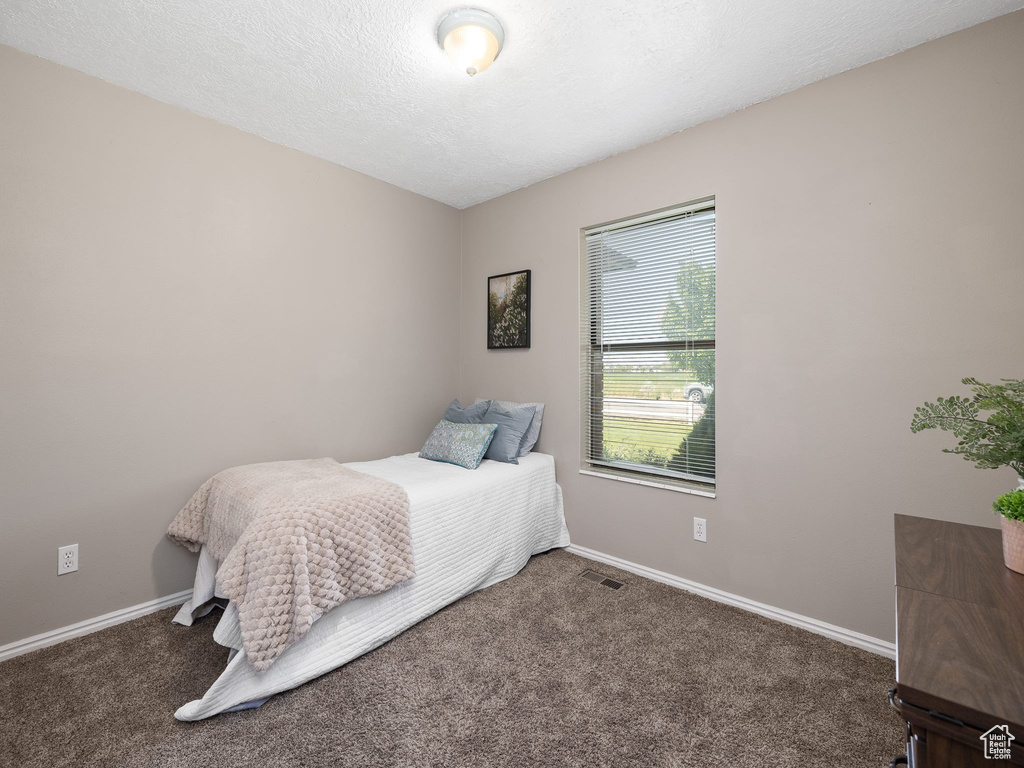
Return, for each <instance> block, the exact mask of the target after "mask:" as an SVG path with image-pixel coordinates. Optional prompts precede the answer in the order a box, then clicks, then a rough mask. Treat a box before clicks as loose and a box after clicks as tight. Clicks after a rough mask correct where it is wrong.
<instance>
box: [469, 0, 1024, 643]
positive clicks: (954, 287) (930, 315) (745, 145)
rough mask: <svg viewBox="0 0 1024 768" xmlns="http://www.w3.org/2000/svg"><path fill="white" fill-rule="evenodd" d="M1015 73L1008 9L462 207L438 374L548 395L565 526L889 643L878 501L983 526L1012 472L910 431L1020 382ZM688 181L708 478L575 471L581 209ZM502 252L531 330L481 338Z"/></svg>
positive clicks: (1022, 50)
mask: <svg viewBox="0 0 1024 768" xmlns="http://www.w3.org/2000/svg"><path fill="white" fill-rule="evenodd" d="M1022 83H1024V12H1021V13H1016V14H1013V15H1010V16H1006V17H1003V18H1001V19H998V20H995V21H992V22H989V23H986V24H983V25H981V26H978V27H975V28H972V29H969V30H966V31H963V32H959V33H957V34H955V35H952V36H949V37H946V38H943V39H941V40H938V41H935V42H932V43H929V44H927V45H924V46H921V47H919V48H916V49H913V50H911V51H908V52H906V53H902V54H900V55H898V56H894V57H892V58H889V59H886V60H883V61H881V62H877V63H875V64H871V65H869V66H866V67H863V68H861V69H857V70H854V71H851V72H848V73H845V74H843V75H840V76H838V77H834V78H831V79H829V80H826V81H823V82H820V83H817V84H815V85H812V86H809V87H807V88H803V89H801V90H799V91H796V92H793V93H791V94H788V95H786V96H782V97H780V98H776V99H772V100H771V101H768V102H765V103H762V104H760V105H758V106H755V107H752V108H750V109H747V110H745V111H743V112H739V113H736V114H733V115H730V116H728V117H724V118H721V119H719V120H715V121H713V122H711V123H707V124H705V125H702V126H699V127H697V128H694V129H691V130H688V131H685V132H683V133H680V134H677V135H675V136H673V137H670V138H668V139H665V140H662V141H660V142H657V143H655V144H651V145H648V146H645V147H642V148H640V149H637V150H634V151H632V152H628V153H626V154H623V155H619V156H617V157H614V158H611V159H609V160H606V161H604V162H600V163H596V164H593V165H590V166H587V167H584V168H581V169H578V170H575V171H572V172H570V173H567V174H564V175H561V176H558V177H555V178H553V179H550V180H548V181H545V182H542V183H540V184H536V185H533V186H531V187H528V188H526V189H523V190H520V191H518V192H514V193H512V194H509V195H506V196H504V197H501V198H498V199H496V200H493V201H490V202H487V203H483V204H481V205H478V206H475V207H473V208H470V209H468V210H466V211H464V213H463V326H462V340H463V344H462V389H461V394H462V395H463V396H464V397H466V398H470V397H473V396H486V397H500V398H508V399H519V400H543V401H545V402H547V404H548V407H547V411H546V412H545V421H544V431H543V433H542V435H541V442H540V446H539V447H540V449H541V450H543V451H546V452H549V453H553V454H554V455H555V457H556V459H557V471H558V476H559V482H560V483H561V484H562V487H563V489H564V491H565V503H566V516H567V519H568V524H569V530H570V532H571V534H572V537H573V541H574V542H576V543H577V544H580V545H583V546H586V547H591V548H593V549H597V550H600V551H602V552H605V553H608V554H611V555H616V556H619V557H622V558H625V559H627V560H631V561H634V562H637V563H641V564H644V565H647V566H650V567H653V568H656V569H660V570H663V571H667V572H669V573H673V574H677V575H679V576H682V577H685V578H688V579H692V580H694V581H697V582H701V583H703V584H707V585H710V586H713V587H717V588H719V589H723V590H726V591H729V592H732V593H736V594H739V595H743V596H745V597H747V598H751V599H754V600H758V601H763V602H766V603H769V604H771V605H775V606H778V607H781V608H785V609H789V610H792V611H796V612H798V613H801V614H805V615H808V616H812V617H814V618H817V619H820V620H823V621H826V622H830V623H833V624H838V625H841V626H844V627H847V628H850V629H853V630H857V631H860V632H864V633H867V634H869V635H873V636H876V637H880V638H883V639H888V640H891V639H892V638H893V617H892V613H893V607H892V606H893V589H892V580H893V577H892V556H893V547H892V516H893V514H894V513H897V512H903V513H909V514H913V515H923V516H931V517H938V518H944V519H950V520H959V521H963V522H969V523H975V524H980V525H995V523H996V521H995V518H994V517H993V516H992V514H991V513H990V512H989V511H988V507H989V504H990V502H991V500H992V498H993V497H994V496H996V495H997V494H999V493H1002V492H1004V491H1006V490H1009V489H1011V488H1012V487H1014V486H1015V478H1014V475H1013V474H1012V471H1010V470H1003V471H998V472H994V471H981V470H976V469H973V468H972V467H971V466H970V465H968V464H967V463H966V462H964V461H962V460H961V459H959V458H957V457H952V456H946V455H943V454H942V453H940V452H939V450H940V448H941V447H943V446H946V445H949V437H948V436H946V435H941V434H935V433H925V434H922V435H911V434H910V431H909V428H908V427H909V422H910V416H911V413H912V412H913V409H914V407H915V406H916V405H918V404H919V403H921V402H922V401H924V400H925V399H933V398H934V397H935V396H937V395H946V394H950V393H952V392H957V391H961V387H960V386H959V384H958V382H959V379H960V378H961V377H963V376H968V375H971V376H977V377H980V378H983V379H997V378H999V377H1024V358H1022V353H1021V339H1022V337H1024V333H1022V331H1024V313H1022V309H1021V306H1022V303H1021V297H1022V296H1024V215H1022V214H1021V205H1022V203H1024V145H1022V137H1024V87H1022ZM670 97H671V94H666V98H670ZM595 108H598V107H595ZM707 195H715V196H716V198H717V208H718V258H719V264H718V270H719V271H718V275H719V285H718V301H719V306H718V334H719V335H718V355H717V373H718V381H717V383H718V391H717V397H716V399H717V406H718V412H719V421H718V457H719V495H718V498H717V499H705V498H698V497H693V496H687V495H683V494H680V493H675V492H672V491H666V490H658V489H652V488H643V487H638V486H635V485H629V484H625V483H620V482H616V481H613V480H607V479H603V478H595V477H589V476H582V475H579V474H578V473H577V470H578V468H579V462H580V451H579V440H580V439H579V415H578V413H579V411H578V397H579V395H578V391H579V330H578V323H579V320H578V298H577V297H578V292H577V284H578V274H579V238H580V229H581V228H582V227H586V226H589V225H593V224H597V223H601V222H605V221H609V220H613V219H618V218H622V217H625V216H629V215H631V214H637V213H642V212H645V211H650V210H655V209H658V208H663V207H666V206H670V205H674V204H678V203H684V202H687V201H689V200H694V199H698V198H701V197H704V196H707ZM522 268H530V269H532V270H533V326H532V328H533V347H532V349H530V350H525V351H504V352H502V351H490V352H489V351H488V350H487V349H486V341H485V317H484V313H485V302H484V284H485V278H486V276H487V275H489V274H496V273H501V272H508V271H510V270H515V269H522ZM695 515H696V516H700V517H706V518H707V519H708V537H709V540H708V543H706V544H701V543H698V542H695V541H693V537H692V531H693V528H692V518H693V517H694V516H695Z"/></svg>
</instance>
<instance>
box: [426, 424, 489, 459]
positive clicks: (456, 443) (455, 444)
mask: <svg viewBox="0 0 1024 768" xmlns="http://www.w3.org/2000/svg"><path fill="white" fill-rule="evenodd" d="M497 429H498V427H497V425H495V424H456V423H455V422H453V421H447V420H445V419H441V421H440V423H438V425H437V426H436V427H434V431H433V432H431V433H430V437H428V438H427V442H426V443H424V444H423V450H422V451H420V458H421V459H430V460H431V461H443V462H445V463H447V464H457V465H458V466H460V467H465V468H466V469H476V468H477V467H479V466H480V460H481V459H482V458H483V457H484V452H485V451H486V450H487V447H488V446H489V445H490V444H491V438H493V437H494V433H495V432H496V431H497Z"/></svg>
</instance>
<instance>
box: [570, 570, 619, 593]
mask: <svg viewBox="0 0 1024 768" xmlns="http://www.w3.org/2000/svg"><path fill="white" fill-rule="evenodd" d="M580 576H582V577H583V578H584V579H586V580H587V581H592V582H594V583H595V584H600V585H601V586H602V587H608V589H622V588H623V587H624V586H626V585H625V584H623V583H622V582H621V581H616V580H615V579H609V578H608V577H607V576H604V575H603V574H600V573H598V572H597V571H584V572H583V573H581V574H580Z"/></svg>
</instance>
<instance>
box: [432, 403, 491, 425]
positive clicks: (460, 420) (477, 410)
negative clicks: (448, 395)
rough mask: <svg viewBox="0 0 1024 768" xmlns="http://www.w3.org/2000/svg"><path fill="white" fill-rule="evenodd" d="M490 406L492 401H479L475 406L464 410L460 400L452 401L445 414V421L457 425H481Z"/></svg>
mask: <svg viewBox="0 0 1024 768" xmlns="http://www.w3.org/2000/svg"><path fill="white" fill-rule="evenodd" d="M490 406H491V401H490V400H477V401H476V402H475V403H473V405H471V406H469V407H467V408H463V407H462V403H460V402H459V401H458V400H452V402H451V404H450V405H449V406H448V410H446V411H445V412H444V420H445V421H451V422H454V423H455V424H481V423H483V420H484V414H485V413H487V409H488V408H490Z"/></svg>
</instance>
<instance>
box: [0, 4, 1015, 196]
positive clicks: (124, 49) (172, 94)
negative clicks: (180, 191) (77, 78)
mask: <svg viewBox="0 0 1024 768" xmlns="http://www.w3.org/2000/svg"><path fill="white" fill-rule="evenodd" d="M464 5H466V3H464V2H459V1H458V0H455V1H454V2H453V0H416V1H415V2H403V1H402V0H330V1H328V0H0V42H3V43H6V44H8V45H11V46H13V47H14V48H18V49H20V50H23V51H27V52H29V53H33V54H36V55H39V56H42V57H44V58H47V59H50V60H52V61H55V62H58V63H60V64H64V65H67V66H69V67H73V68H74V69H78V70H81V71H82V72H86V73H88V74H90V75H95V76H97V77H100V78H103V79H104V80H108V81H110V82H113V83H117V84H118V85H122V86H125V87H127V88H131V89H132V90H136V91H140V92H141V93H145V94H148V95H150V96H153V97H156V98H158V99H161V100H163V101H166V102H169V103H171V104H176V105H178V106H181V107H185V108H186V109H189V110H191V111H193V112H197V113H199V114H201V115H206V116H208V117H212V118H214V119H216V120H219V121H221V122H224V123H228V124H230V125H234V126H237V127H239V128H242V129H244V130H246V131H250V132H252V133H255V134H259V135H260V136H264V137H266V138H267V139H270V140H271V141H274V142H277V143H280V144H284V145H287V146H289V147H294V148H296V149H300V150H302V151H304V152H308V153H310V154H313V155H317V156H319V157H322V158H325V159H327V160H331V161H333V162H335V163H338V164H340V165H344V166H346V167H348V168H352V169H355V170H357V171H361V172H363V173H365V174H368V175H370V176H374V177H376V178H378V179H383V180H385V181H389V182H391V183H393V184H396V185H398V186H400V187H404V188H405V189H409V190H412V191H414V192H419V193H421V194H424V195H427V196H428V197H432V198H435V199H437V200H441V201H443V202H446V203H450V204H452V205H455V206H457V207H460V208H462V207H465V206H468V205H472V204H474V203H478V202H481V201H483V200H487V199H488V198H491V197H495V196H497V195H500V194H503V193H505V192H509V191H511V190H513V189H517V188H519V187H523V186H526V185H527V184H531V183H533V182H535V181H539V180H541V179H544V178H547V177H549V176H553V175H555V174H558V173H561V172H562V171H566V170H569V169H570V168H575V167H577V166H580V165H585V164H586V163H589V162H592V161H594V160H598V159H601V158H604V157H608V156H609V155H613V154H615V153H618V152H622V151H624V150H627V149H630V148H632V147H636V146H639V145H641V144H645V143H647V142H650V141H653V140H655V139H658V138H660V137H662V136H666V135H668V134H670V133H674V132H676V131H679V130H682V129H684V128H688V127H690V126H692V125H696V124H697V123H701V122H704V121H706V120H709V119H711V118H714V117H717V116H719V115H723V114H726V113H728V112H732V111H734V110H737V109H741V108H743V107H745V106H748V105H750V104H753V103H755V102H758V101H763V100H764V99H767V98H769V97H771V96H775V95H778V94H780V93H784V92H786V91H790V90H793V89H794V88H798V87H800V86H802V85H805V84H807V83H810V82H813V81H815V80H819V79H821V78H823V77H827V76H829V75H832V74H835V73H838V72H841V71H843V70H846V69H850V68H851V67H856V66H859V65H861V64H865V63H867V62H870V61H874V60H876V59H879V58H882V57H884V56H887V55H889V54H892V53H896V52H897V51H901V50H904V49H906V48H909V47H911V46H914V45H917V44H919V43H922V42H924V41H926V40H930V39H933V38H936V37H939V36H941V35H945V34H948V33H950V32H953V31H956V30H958V29H962V28H964V27H968V26H971V25H973V24H977V23H979V22H981V21H984V20H986V19H989V18H993V17H995V16H999V15H1001V14H1004V13H1008V12H1010V11H1013V10H1017V9H1019V8H1021V7H1024V0H774V1H773V0H620V1H619V2H614V1H612V0H589V2H588V1H585V0H563V1H562V2H555V1H554V0H548V1H547V2H542V1H541V0H521V1H519V2H516V1H514V0H482V2H481V3H480V4H479V6H478V7H483V8H486V9H487V10H490V11H491V12H493V13H495V14H496V15H497V16H498V18H500V19H501V21H502V24H503V25H504V27H505V31H506V38H505V49H504V50H503V51H502V53H501V55H500V56H499V57H498V60H497V61H496V62H495V64H494V66H492V67H491V68H490V69H489V70H488V71H486V72H484V73H482V74H480V75H478V76H477V77H475V78H472V79H471V78H469V77H467V76H466V75H465V74H463V73H461V72H459V71H457V70H456V69H455V68H454V67H453V66H452V65H451V64H450V63H449V62H448V59H447V58H446V56H445V55H444V53H443V52H442V51H441V50H440V49H439V48H438V46H437V42H436V38H435V29H436V27H437V23H438V21H439V20H440V19H441V17H442V16H444V15H445V14H446V13H447V12H448V11H450V10H452V9H453V8H455V7H463V6H464Z"/></svg>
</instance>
